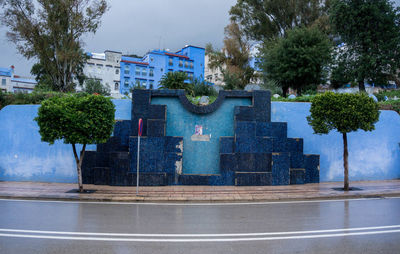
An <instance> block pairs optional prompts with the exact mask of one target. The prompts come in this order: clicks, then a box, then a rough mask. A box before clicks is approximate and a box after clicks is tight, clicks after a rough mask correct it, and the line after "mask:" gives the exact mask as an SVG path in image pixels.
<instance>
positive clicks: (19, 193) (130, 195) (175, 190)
mask: <svg viewBox="0 0 400 254" xmlns="http://www.w3.org/2000/svg"><path fill="white" fill-rule="evenodd" d="M350 186H351V187H356V188H360V189H361V190H354V191H349V192H344V191H337V190H334V189H333V188H341V187H343V183H342V182H333V183H320V184H305V185H289V186H243V187H236V186H162V187H140V188H139V196H136V187H116V186H101V185H84V188H85V189H86V190H93V191H94V192H93V193H85V194H79V193H76V192H74V191H71V190H76V189H77V187H78V186H77V184H64V183H34V182H0V199H45V200H75V201H77V200H79V201H114V202H260V201H284V200H304V199H306V200H307V199H310V200H313V199H346V198H371V197H389V196H399V197H400V180H388V181H358V182H350Z"/></svg>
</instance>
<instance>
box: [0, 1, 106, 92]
mask: <svg viewBox="0 0 400 254" xmlns="http://www.w3.org/2000/svg"><path fill="white" fill-rule="evenodd" d="M1 5H2V7H3V8H2V11H1V21H2V23H3V25H5V26H6V27H8V30H9V31H8V32H7V37H8V39H9V40H10V41H12V42H13V43H15V44H16V46H17V50H18V51H19V53H20V54H22V55H23V56H24V57H26V58H27V59H31V58H36V59H38V60H39V63H40V65H41V68H42V70H41V73H43V75H48V77H49V78H50V79H51V81H52V83H53V85H54V87H55V88H56V89H57V90H58V91H62V92H66V91H72V90H73V89H74V87H75V84H74V77H78V76H79V74H80V70H81V68H82V65H83V63H84V62H85V59H86V54H84V52H83V50H82V45H83V42H82V39H81V37H82V36H83V35H84V34H86V33H95V32H96V30H97V28H98V26H99V24H100V19H101V17H102V15H103V14H104V13H105V12H106V10H107V3H106V0H60V1H58V0H36V1H31V0H3V1H2V4H1Z"/></svg>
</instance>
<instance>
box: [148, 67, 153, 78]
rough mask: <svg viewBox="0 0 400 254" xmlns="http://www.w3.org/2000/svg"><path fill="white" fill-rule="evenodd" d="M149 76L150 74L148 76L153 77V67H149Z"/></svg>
mask: <svg viewBox="0 0 400 254" xmlns="http://www.w3.org/2000/svg"><path fill="white" fill-rule="evenodd" d="M149 76H150V77H153V76H154V69H153V68H150V71H149Z"/></svg>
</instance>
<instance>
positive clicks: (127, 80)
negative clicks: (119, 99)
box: [120, 45, 205, 94]
mask: <svg viewBox="0 0 400 254" xmlns="http://www.w3.org/2000/svg"><path fill="white" fill-rule="evenodd" d="M204 53H205V49H204V48H200V47H196V46H190V45H187V46H185V47H184V48H182V49H181V50H179V51H177V52H175V53H172V52H170V51H168V50H152V51H150V52H148V53H147V54H146V55H145V56H144V57H142V58H136V57H129V56H122V58H121V75H120V80H121V85H120V93H121V94H129V93H130V91H131V89H132V88H134V87H138V86H140V87H145V88H147V89H157V88H158V87H159V82H160V79H161V77H162V76H163V75H164V74H165V73H167V72H176V71H180V72H186V73H187V74H188V76H189V78H190V79H194V78H199V79H204Z"/></svg>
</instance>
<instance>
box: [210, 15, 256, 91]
mask: <svg viewBox="0 0 400 254" xmlns="http://www.w3.org/2000/svg"><path fill="white" fill-rule="evenodd" d="M250 47H251V45H250V43H249V41H248V40H247V39H246V37H245V34H244V32H243V30H242V29H241V27H240V26H239V25H238V24H237V23H235V22H231V23H230V24H229V25H228V26H226V27H225V38H224V47H223V48H222V50H221V51H216V50H214V49H213V48H212V46H211V45H210V44H209V45H208V46H207V47H206V52H207V54H208V55H209V61H210V68H211V69H216V68H218V69H220V70H221V72H222V74H223V76H224V82H225V87H226V88H229V89H244V87H245V86H246V85H247V84H249V83H250V82H251V80H252V79H253V78H254V77H255V73H254V69H253V68H252V67H251V66H250V65H249V63H250V58H251V55H250Z"/></svg>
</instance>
